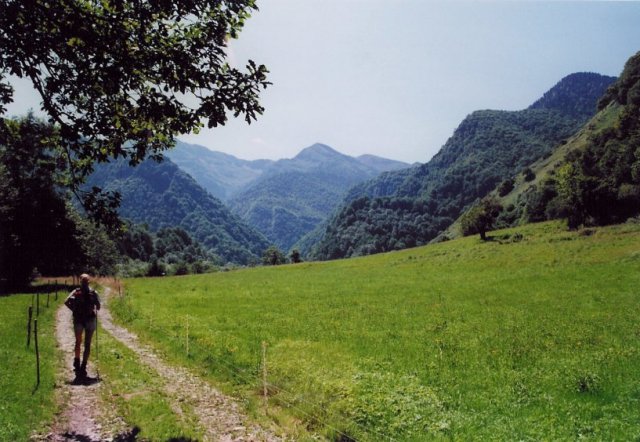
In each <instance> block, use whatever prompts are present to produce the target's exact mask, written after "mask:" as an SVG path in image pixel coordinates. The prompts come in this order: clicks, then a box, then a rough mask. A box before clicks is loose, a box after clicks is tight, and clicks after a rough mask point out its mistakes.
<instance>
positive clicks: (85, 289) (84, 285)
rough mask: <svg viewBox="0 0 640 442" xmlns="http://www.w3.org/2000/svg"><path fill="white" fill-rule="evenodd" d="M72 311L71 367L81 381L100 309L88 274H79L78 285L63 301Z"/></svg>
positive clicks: (84, 375) (83, 377)
mask: <svg viewBox="0 0 640 442" xmlns="http://www.w3.org/2000/svg"><path fill="white" fill-rule="evenodd" d="M64 305H66V306H67V307H68V308H69V309H70V310H71V311H72V312H73V330H74V332H75V336H76V345H75V353H74V359H73V369H74V372H75V375H76V380H78V381H81V380H84V379H86V377H87V362H88V360H89V354H90V353H91V338H93V333H94V332H95V331H96V327H97V325H98V320H97V312H98V310H100V297H99V296H98V292H96V291H95V290H94V289H92V288H90V287H89V275H87V274H86V273H83V274H82V275H80V287H79V288H77V289H74V290H73V291H72V292H71V293H70V294H69V296H68V297H67V299H66V300H65V301H64ZM83 333H84V352H83V353H82V363H81V362H80V347H81V344H82V334H83Z"/></svg>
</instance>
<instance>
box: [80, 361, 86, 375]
mask: <svg viewBox="0 0 640 442" xmlns="http://www.w3.org/2000/svg"><path fill="white" fill-rule="evenodd" d="M79 373H80V376H81V377H83V378H86V377H87V361H82V364H81V365H80V371H79Z"/></svg>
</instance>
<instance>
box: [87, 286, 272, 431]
mask: <svg viewBox="0 0 640 442" xmlns="http://www.w3.org/2000/svg"><path fill="white" fill-rule="evenodd" d="M109 293H110V289H109V288H108V287H107V288H105V292H104V295H105V296H104V299H103V305H102V309H101V310H100V314H99V316H100V324H101V325H102V328H103V329H104V330H106V331H107V332H109V333H110V334H111V335H112V336H113V337H114V338H115V339H117V340H118V341H120V342H121V343H123V344H124V345H125V346H127V347H128V348H129V349H131V350H132V351H133V352H135V353H136V354H137V355H138V357H139V359H140V363H142V364H144V365H146V366H148V367H150V368H152V369H153V370H155V371H156V372H157V373H158V375H159V376H160V377H161V378H162V379H163V380H164V381H165V389H166V392H167V395H168V397H169V398H170V399H171V400H172V401H173V403H172V408H173V409H174V410H179V409H180V408H181V407H180V405H179V404H180V403H181V402H185V401H186V402H188V403H189V404H190V405H191V406H192V407H193V410H194V413H195V415H196V416H197V419H198V421H199V424H200V426H201V428H202V430H203V433H204V440H205V441H238V442H239V441H280V440H282V438H280V437H278V436H276V435H274V434H273V433H271V432H270V431H268V430H265V429H263V428H260V427H258V426H256V425H253V424H250V423H249V422H248V419H247V416H246V415H245V414H244V413H243V412H242V411H241V407H240V406H239V405H238V404H237V403H236V402H235V401H234V400H233V399H232V398H230V397H229V396H226V395H223V394H222V393H220V392H219V391H218V390H216V389H214V388H213V387H211V385H209V384H208V383H207V382H206V381H204V380H203V379H201V378H199V377H198V376H195V375H194V374H192V373H190V372H189V371H187V370H186V369H184V368H182V367H173V366H170V365H168V364H167V363H165V362H164V361H162V360H161V359H160V358H159V357H158V355H157V354H156V353H155V352H154V351H153V350H152V349H151V348H150V347H149V346H147V345H144V344H142V343H140V341H139V339H138V337H137V336H136V335H135V334H133V333H131V332H130V331H128V330H126V329H125V328H123V327H120V326H118V325H116V324H114V322H113V319H112V317H111V313H110V312H109V309H108V308H107V303H108V302H107V301H108V298H109Z"/></svg>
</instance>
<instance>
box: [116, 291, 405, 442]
mask: <svg viewBox="0 0 640 442" xmlns="http://www.w3.org/2000/svg"><path fill="white" fill-rule="evenodd" d="M119 289H120V287H119ZM119 297H120V299H123V298H124V297H125V290H122V291H120V290H119ZM140 319H142V320H145V321H147V322H148V323H149V326H150V328H152V327H153V317H152V315H141V318H140ZM175 325H176V326H177V327H178V331H177V334H176V338H175V339H176V340H177V341H178V342H180V340H181V338H180V334H181V333H180V332H179V328H180V326H181V325H184V326H185V328H186V337H187V339H186V344H185V345H186V347H187V355H188V351H189V350H188V349H189V325H188V321H187V322H186V324H179V323H177V324H175ZM204 331H205V332H209V333H211V334H214V331H213V330H212V329H211V328H209V327H206V328H204ZM263 344H265V346H264V347H263V351H264V349H266V342H263ZM264 357H266V356H265V355H263V358H264ZM216 363H218V364H219V365H221V366H224V367H225V368H227V369H228V370H229V372H230V373H231V374H233V376H235V377H237V378H239V379H241V380H242V381H244V382H245V383H246V384H247V385H256V384H258V385H260V384H261V379H260V373H258V374H253V373H249V372H251V371H252V370H251V369H247V368H243V367H240V366H237V365H235V364H232V363H229V362H227V361H225V360H223V359H219V358H216ZM259 371H260V370H259ZM263 376H264V375H263ZM262 384H263V386H264V385H266V388H267V392H266V393H265V391H264V388H263V395H265V394H266V396H268V389H269V387H271V388H272V389H273V390H274V391H277V392H280V393H284V394H285V395H288V396H290V397H297V399H296V400H297V401H298V402H300V403H302V404H305V405H307V406H309V407H310V408H317V407H319V406H320V405H319V404H318V403H314V402H311V401H309V400H306V399H305V398H304V397H302V396H300V395H296V394H295V393H293V392H292V391H289V390H288V389H286V388H284V387H282V386H280V385H277V384H274V383H270V382H268V381H267V380H266V379H264V378H263V379H262ZM278 399H279V400H280V401H281V402H283V403H284V404H285V405H286V408H289V409H291V410H294V411H296V412H298V413H299V414H300V415H302V416H304V417H305V418H307V419H309V420H310V421H315V422H318V423H320V424H322V425H323V426H324V427H325V428H327V429H329V430H332V431H334V432H335V433H336V434H338V435H341V436H344V437H350V436H349V435H348V434H346V433H345V432H344V431H342V430H339V429H338V428H336V427H335V426H334V425H332V424H330V423H329V422H327V421H326V420H324V419H322V418H320V417H319V416H317V415H314V414H311V413H310V412H308V411H306V410H304V409H302V408H300V407H299V406H297V405H296V404H294V403H293V402H292V401H289V400H287V399H286V398H285V397H282V396H281V397H279V398H278ZM265 406H266V405H265ZM265 411H266V410H265ZM340 418H341V420H342V421H343V422H346V423H348V424H352V425H353V426H354V427H356V428H358V429H360V431H362V432H363V433H364V434H366V435H369V436H375V437H377V439H376V440H386V441H394V438H392V437H391V436H389V435H386V434H383V433H380V432H379V431H377V430H374V429H373V428H368V427H366V426H364V425H363V424H361V423H359V422H357V421H355V420H353V419H350V418H348V417H346V416H340Z"/></svg>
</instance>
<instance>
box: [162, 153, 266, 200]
mask: <svg viewBox="0 0 640 442" xmlns="http://www.w3.org/2000/svg"><path fill="white" fill-rule="evenodd" d="M166 156H167V157H169V158H170V159H171V161H173V162H174V163H175V164H177V165H178V166H180V168H181V169H182V170H184V171H185V172H187V173H188V174H189V175H191V176H192V177H193V178H194V179H195V180H196V181H197V182H198V183H199V184H200V185H201V186H202V187H204V188H205V189H206V190H208V191H209V193H211V194H212V195H213V196H215V197H217V198H219V199H221V200H223V201H227V200H228V199H229V198H230V197H231V196H232V195H233V194H235V193H237V192H238V191H239V190H240V189H242V188H243V187H245V186H246V185H248V184H249V183H251V182H252V181H255V180H256V179H257V178H259V177H260V175H262V174H263V173H264V171H265V170H267V169H268V168H269V167H270V166H271V165H272V164H273V163H274V162H273V161H271V160H255V161H247V160H241V159H239V158H236V157H234V156H233V155H228V154H226V153H222V152H215V151H212V150H209V149H207V148H206V147H204V146H199V145H196V144H187V143H183V142H182V141H178V142H177V143H176V147H175V148H173V149H171V150H169V151H167V152H166Z"/></svg>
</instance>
